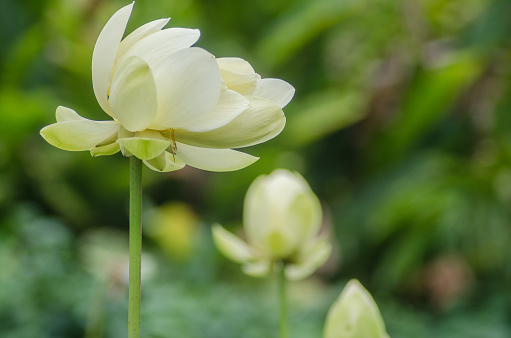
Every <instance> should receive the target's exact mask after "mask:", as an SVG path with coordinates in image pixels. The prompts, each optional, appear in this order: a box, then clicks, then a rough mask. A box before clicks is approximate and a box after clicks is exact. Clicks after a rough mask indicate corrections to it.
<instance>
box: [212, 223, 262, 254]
mask: <svg viewBox="0 0 511 338" xmlns="http://www.w3.org/2000/svg"><path fill="white" fill-rule="evenodd" d="M212 232H213V240H214V241H215V245H216V247H217V248H218V250H219V251H220V252H221V253H222V254H223V255H224V256H225V257H227V258H229V259H230V260H232V261H234V262H237V263H247V262H250V261H253V260H255V259H256V258H257V257H256V256H255V255H254V253H253V249H252V248H250V247H249V246H248V245H247V243H245V242H244V241H243V240H241V239H240V238H239V237H238V236H235V235H233V234H232V233H230V232H229V231H227V230H225V229H224V228H223V227H222V226H221V225H220V224H214V225H213V228H212Z"/></svg>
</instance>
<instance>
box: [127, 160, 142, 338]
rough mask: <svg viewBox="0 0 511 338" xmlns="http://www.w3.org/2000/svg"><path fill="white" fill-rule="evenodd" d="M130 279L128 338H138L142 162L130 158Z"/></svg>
mask: <svg viewBox="0 0 511 338" xmlns="http://www.w3.org/2000/svg"><path fill="white" fill-rule="evenodd" d="M129 246H130V277H129V298H128V302H129V303H128V338H140V300H141V298H140V295H141V283H140V268H141V263H140V260H141V255H142V161H141V160H139V159H138V158H136V157H135V156H131V157H130V243H129Z"/></svg>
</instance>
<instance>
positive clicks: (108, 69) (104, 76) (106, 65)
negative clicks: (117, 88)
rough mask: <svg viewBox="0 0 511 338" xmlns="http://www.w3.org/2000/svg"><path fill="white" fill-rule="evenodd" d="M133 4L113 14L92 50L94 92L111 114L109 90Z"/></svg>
mask: <svg viewBox="0 0 511 338" xmlns="http://www.w3.org/2000/svg"><path fill="white" fill-rule="evenodd" d="M133 4H134V3H131V4H129V5H127V6H124V7H123V8H121V9H120V10H118V11H117V12H115V14H114V15H112V17H111V18H110V20H108V22H107V23H106V25H105V27H104V28H103V30H102V31H101V33H100V34H99V37H98V40H97V41H96V45H95V46H94V51H93V52H92V86H93V88H94V94H95V95H96V99H97V100H98V103H99V105H100V106H101V108H103V110H104V111H105V112H106V113H107V114H109V115H111V116H113V115H112V112H111V110H110V106H109V104H108V90H109V88H110V81H111V79H112V69H113V67H114V63H115V57H116V55H117V50H118V49H119V45H120V44H121V39H122V36H123V35H124V31H125V29H126V25H127V24H128V20H129V18H130V15H131V11H132V10H133Z"/></svg>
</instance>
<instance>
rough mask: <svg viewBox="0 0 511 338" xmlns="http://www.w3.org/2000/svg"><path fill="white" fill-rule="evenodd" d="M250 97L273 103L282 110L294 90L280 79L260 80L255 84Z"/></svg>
mask: <svg viewBox="0 0 511 338" xmlns="http://www.w3.org/2000/svg"><path fill="white" fill-rule="evenodd" d="M252 95H254V96H257V97H262V98H265V99H267V100H270V101H272V102H275V103H276V104H277V105H278V106H279V107H280V108H284V107H285V106H286V105H287V104H288V103H289V102H290V101H291V99H292V98H293V96H294V95H295V88H294V87H293V86H291V85H290V84H289V83H287V82H286V81H284V80H281V79H261V80H258V81H257V83H256V88H255V90H254V92H253V93H252Z"/></svg>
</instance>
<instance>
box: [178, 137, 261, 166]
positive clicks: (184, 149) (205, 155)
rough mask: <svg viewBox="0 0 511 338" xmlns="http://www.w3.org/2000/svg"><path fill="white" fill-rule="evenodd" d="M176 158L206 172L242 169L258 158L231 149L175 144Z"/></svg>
mask: <svg viewBox="0 0 511 338" xmlns="http://www.w3.org/2000/svg"><path fill="white" fill-rule="evenodd" d="M176 157H177V158H178V159H179V160H181V161H183V162H184V163H186V164H188V165H189V166H192V167H195V168H198V169H202V170H208V171H234V170H239V169H243V168H245V167H247V166H249V165H251V164H252V163H254V162H255V161H257V160H258V159H259V158H258V157H255V156H252V155H249V154H245V153H242V152H239V151H235V150H231V149H207V148H199V147H193V146H190V145H187V144H183V143H179V142H177V153H176Z"/></svg>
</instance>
